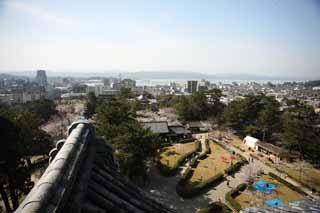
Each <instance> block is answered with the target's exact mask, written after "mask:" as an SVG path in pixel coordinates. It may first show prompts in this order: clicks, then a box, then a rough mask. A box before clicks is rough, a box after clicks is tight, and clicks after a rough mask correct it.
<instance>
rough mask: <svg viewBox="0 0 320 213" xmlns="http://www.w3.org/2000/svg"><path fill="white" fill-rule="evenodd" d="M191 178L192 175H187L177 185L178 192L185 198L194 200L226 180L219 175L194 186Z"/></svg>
mask: <svg viewBox="0 0 320 213" xmlns="http://www.w3.org/2000/svg"><path fill="white" fill-rule="evenodd" d="M192 174H193V173H192ZM191 177H192V175H190V174H187V175H186V176H185V177H184V178H181V179H180V180H179V181H178V183H177V186H176V191H177V193H178V194H179V195H180V196H181V197H183V198H192V197H194V196H196V195H198V194H200V193H201V192H202V191H203V190H205V189H206V188H208V187H210V186H213V185H216V184H218V183H220V182H222V181H223V180H224V175H223V174H222V173H218V174H216V175H215V176H213V177H211V178H209V179H208V180H206V181H203V182H200V183H197V184H192V183H191V182H190V178H191Z"/></svg>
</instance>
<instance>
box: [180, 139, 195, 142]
mask: <svg viewBox="0 0 320 213" xmlns="http://www.w3.org/2000/svg"><path fill="white" fill-rule="evenodd" d="M193 141H195V139H194V138H187V139H182V140H180V141H179V143H190V142H193Z"/></svg>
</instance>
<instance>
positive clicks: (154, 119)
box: [138, 112, 212, 141]
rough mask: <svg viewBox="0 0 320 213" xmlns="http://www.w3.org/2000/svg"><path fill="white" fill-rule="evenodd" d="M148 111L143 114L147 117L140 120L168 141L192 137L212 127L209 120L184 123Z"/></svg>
mask: <svg viewBox="0 0 320 213" xmlns="http://www.w3.org/2000/svg"><path fill="white" fill-rule="evenodd" d="M148 113H149V114H148ZM148 113H145V114H142V115H143V116H145V117H147V118H142V119H138V120H139V121H140V123H141V124H142V126H143V127H144V128H145V129H150V130H151V132H153V133H156V134H159V135H160V136H161V137H162V138H164V140H166V141H173V140H179V139H186V138H190V137H191V136H192V134H194V133H201V132H208V131H209V130H211V129H212V127H211V124H210V123H209V122H205V121H197V122H188V123H186V124H185V125H183V124H181V123H180V122H179V121H178V120H175V119H170V118H168V117H166V116H162V115H159V114H157V113H155V112H148ZM150 114H151V115H150Z"/></svg>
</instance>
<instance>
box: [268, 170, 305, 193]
mask: <svg viewBox="0 0 320 213" xmlns="http://www.w3.org/2000/svg"><path fill="white" fill-rule="evenodd" d="M269 175H270V176H271V177H272V178H273V179H276V180H277V181H279V182H280V183H282V184H283V185H285V186H287V187H289V188H290V189H292V190H293V191H296V192H298V193H300V194H302V195H308V194H307V193H305V192H304V191H303V190H302V189H300V188H299V187H297V186H295V185H293V184H292V183H289V182H288V181H286V180H284V179H282V178H281V177H279V176H278V175H276V174H274V173H272V172H269Z"/></svg>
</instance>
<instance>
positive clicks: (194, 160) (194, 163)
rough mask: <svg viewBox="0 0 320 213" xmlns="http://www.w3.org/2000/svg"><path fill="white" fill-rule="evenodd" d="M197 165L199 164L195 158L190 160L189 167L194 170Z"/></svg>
mask: <svg viewBox="0 0 320 213" xmlns="http://www.w3.org/2000/svg"><path fill="white" fill-rule="evenodd" d="M198 164H199V161H198V159H197V157H195V158H192V159H191V161H190V164H189V165H190V166H191V167H192V168H196V167H197V166H198Z"/></svg>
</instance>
